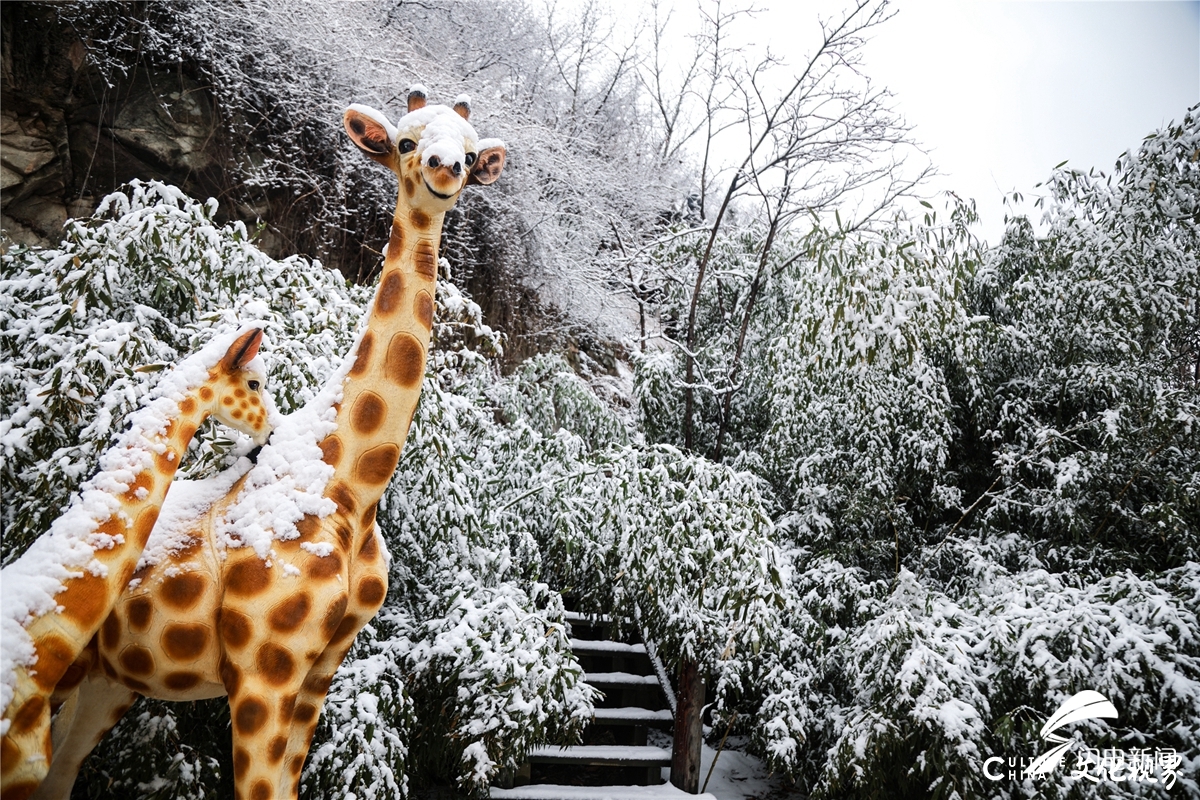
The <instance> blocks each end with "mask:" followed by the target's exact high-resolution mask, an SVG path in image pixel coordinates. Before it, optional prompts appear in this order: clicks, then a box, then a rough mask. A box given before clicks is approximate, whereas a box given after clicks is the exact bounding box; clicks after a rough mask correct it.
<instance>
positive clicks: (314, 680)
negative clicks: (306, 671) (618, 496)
mask: <svg viewBox="0 0 1200 800" xmlns="http://www.w3.org/2000/svg"><path fill="white" fill-rule="evenodd" d="M332 681H333V676H332V675H316V674H313V675H309V676H308V677H307V678H305V679H304V691H306V692H308V693H309V694H315V695H317V696H321V695H324V694H325V693H326V692H328V691H329V684H330V683H331V682H332Z"/></svg>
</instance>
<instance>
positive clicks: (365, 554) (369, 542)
mask: <svg viewBox="0 0 1200 800" xmlns="http://www.w3.org/2000/svg"><path fill="white" fill-rule="evenodd" d="M377 555H379V544H378V543H377V542H376V541H375V531H368V532H367V536H366V538H365V539H363V544H362V549H360V550H359V551H358V557H359V558H361V559H363V560H364V561H374V560H375V556H377Z"/></svg>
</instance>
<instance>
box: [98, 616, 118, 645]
mask: <svg viewBox="0 0 1200 800" xmlns="http://www.w3.org/2000/svg"><path fill="white" fill-rule="evenodd" d="M100 641H101V642H103V643H104V646H105V647H107V648H109V649H110V650H111V649H112V648H114V647H116V646H117V643H118V642H120V641H121V620H120V619H118V618H117V615H116V614H109V615H108V616H107V617H105V618H104V624H103V625H101V626H100Z"/></svg>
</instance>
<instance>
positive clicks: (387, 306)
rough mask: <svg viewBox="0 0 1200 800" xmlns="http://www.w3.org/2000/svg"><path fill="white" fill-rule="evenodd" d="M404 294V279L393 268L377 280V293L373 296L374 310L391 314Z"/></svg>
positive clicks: (398, 305)
mask: <svg viewBox="0 0 1200 800" xmlns="http://www.w3.org/2000/svg"><path fill="white" fill-rule="evenodd" d="M403 296H404V279H403V278H402V277H400V270H398V269H394V270H392V271H391V272H389V273H388V274H387V275H384V276H383V280H382V281H380V282H379V293H378V294H377V295H376V296H375V310H376V311H378V312H379V313H380V314H392V313H394V312H395V311H396V309H397V308H399V307H400V298H401V297H403Z"/></svg>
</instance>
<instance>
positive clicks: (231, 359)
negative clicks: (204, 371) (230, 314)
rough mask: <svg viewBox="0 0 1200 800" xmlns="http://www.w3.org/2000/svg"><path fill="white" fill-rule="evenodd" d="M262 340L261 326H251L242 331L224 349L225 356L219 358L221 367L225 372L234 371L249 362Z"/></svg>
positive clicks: (256, 352)
mask: <svg viewBox="0 0 1200 800" xmlns="http://www.w3.org/2000/svg"><path fill="white" fill-rule="evenodd" d="M262 340H263V330H262V328H253V329H251V330H248V331H246V332H245V333H243V334H242V335H241V336H239V337H238V338H237V339H235V340H234V342H233V344H231V345H229V349H228V350H227V351H225V357H224V358H222V359H221V368H222V369H223V370H224V371H226V372H235V371H236V370H239V369H241V368H242V367H244V366H246V365H247V364H249V363H250V362H251V361H253V360H254V357H255V356H256V355H258V348H259V346H260V345H261V344H262Z"/></svg>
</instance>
